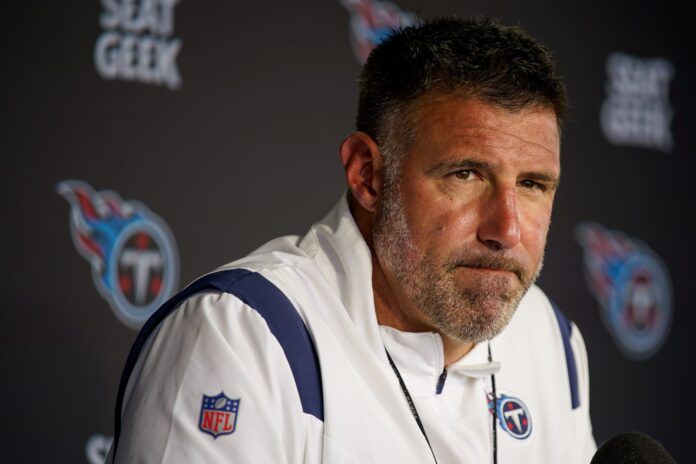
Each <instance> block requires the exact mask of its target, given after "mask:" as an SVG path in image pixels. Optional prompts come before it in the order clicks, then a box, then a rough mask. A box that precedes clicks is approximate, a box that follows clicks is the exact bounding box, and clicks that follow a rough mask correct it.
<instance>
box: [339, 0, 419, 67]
mask: <svg viewBox="0 0 696 464" xmlns="http://www.w3.org/2000/svg"><path fill="white" fill-rule="evenodd" d="M341 3H343V6H345V7H346V8H347V9H348V11H350V30H351V34H350V36H351V43H352V46H353V52H354V53H355V57H356V58H357V59H358V61H359V62H360V64H363V63H364V62H365V61H366V60H367V57H368V56H369V55H370V52H371V51H372V49H373V48H375V47H376V46H377V45H379V44H380V43H381V42H382V41H383V40H384V39H386V38H387V37H388V36H389V34H390V33H391V31H393V30H394V29H399V28H400V27H408V26H412V25H414V24H416V23H417V22H418V17H417V16H416V15H414V14H412V13H407V12H405V11H401V9H400V8H399V7H398V6H396V5H394V4H393V3H391V2H379V1H374V0H341Z"/></svg>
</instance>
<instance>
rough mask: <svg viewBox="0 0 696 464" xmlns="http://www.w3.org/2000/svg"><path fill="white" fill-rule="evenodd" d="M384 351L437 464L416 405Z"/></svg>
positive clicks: (392, 361) (394, 365) (389, 357)
mask: <svg viewBox="0 0 696 464" xmlns="http://www.w3.org/2000/svg"><path fill="white" fill-rule="evenodd" d="M384 351H385V352H386V353H387V359H389V364H390V365H391V367H392V370H393V371H394V374H395V375H396V378H397V379H398V380H399V385H400V386H401V391H403V392H404V396H405V397H406V402H407V403H408V407H409V409H410V410H411V414H412V415H413V418H414V419H416V424H418V428H419V429H420V431H421V433H422V434H423V438H425V442H426V443H427V444H428V448H430V453H431V454H432V455H433V460H434V461H435V464H437V458H436V457H435V451H433V447H432V445H431V444H430V440H428V434H426V433H425V427H423V422H421V418H420V416H419V415H418V410H417V409H416V404H415V403H414V402H413V398H411V394H410V393H409V392H408V388H407V387H406V383H405V382H404V379H403V378H401V373H400V372H399V369H398V368H397V367H396V364H394V360H393V359H392V357H391V355H390V354H389V351H387V350H386V348H385V349H384Z"/></svg>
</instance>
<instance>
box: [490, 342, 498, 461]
mask: <svg viewBox="0 0 696 464" xmlns="http://www.w3.org/2000/svg"><path fill="white" fill-rule="evenodd" d="M488 362H489V363H490V362H493V356H492V355H491V342H488ZM491 390H493V464H498V428H497V422H498V394H497V393H496V391H495V374H491Z"/></svg>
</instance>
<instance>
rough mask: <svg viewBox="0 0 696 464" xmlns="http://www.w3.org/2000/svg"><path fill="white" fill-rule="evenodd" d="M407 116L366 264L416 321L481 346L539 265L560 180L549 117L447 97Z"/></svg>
mask: <svg viewBox="0 0 696 464" xmlns="http://www.w3.org/2000/svg"><path fill="white" fill-rule="evenodd" d="M414 111H417V113H416V115H417V118H416V120H417V121H418V122H417V123H416V132H415V140H414V141H413V143H412V144H411V146H410V147H409V148H408V150H407V152H406V154H405V155H406V157H405V161H403V164H402V165H401V170H400V171H399V172H398V173H397V177H396V178H395V179H394V180H393V181H392V182H389V179H387V181H386V182H385V185H384V190H383V194H382V198H381V199H380V208H379V211H378V214H377V217H376V220H375V229H374V237H373V243H374V248H375V253H376V258H377V262H378V265H379V266H380V268H381V272H382V273H383V274H384V276H385V279H386V281H387V283H388V285H389V287H390V288H391V289H392V293H393V294H394V295H395V296H396V299H397V300H398V304H399V305H400V306H402V307H407V308H409V309H408V310H409V311H411V312H412V316H413V317H415V318H417V319H418V320H419V321H420V322H421V323H424V324H426V325H427V326H429V327H431V328H433V329H434V330H438V331H440V332H442V333H445V334H447V335H449V336H451V337H453V338H455V339H457V340H461V341H469V342H480V341H484V340H487V339H490V338H492V337H494V336H495V335H497V334H498V333H499V332H500V331H501V330H502V329H503V328H504V327H505V326H506V325H507V323H508V322H509V321H510V318H511V317H512V315H513V313H514V311H515V309H516V307H517V305H518V303H519V301H520V299H521V298H522V296H524V293H525V292H526V291H527V289H528V288H529V286H530V285H531V284H532V283H533V282H534V280H535V279H536V277H537V276H538V273H539V271H540V269H541V263H542V260H543V255H544V246H545V243H546V235H547V232H548V228H549V223H550V219H551V209H552V204H553V198H554V194H555V190H556V186H557V184H558V179H559V176H560V160H559V149H560V148H559V135H558V128H557V123H556V117H555V114H554V113H553V111H552V110H550V109H545V108H530V109H524V110H521V111H518V112H511V111H508V110H506V109H502V108H498V107H495V106H491V105H488V104H485V103H482V102H480V101H478V100H472V99H469V100H462V99H456V98H442V99H438V100H432V101H428V102H425V103H421V104H420V105H419V107H418V108H416V109H415V110H414ZM387 177H388V176H387Z"/></svg>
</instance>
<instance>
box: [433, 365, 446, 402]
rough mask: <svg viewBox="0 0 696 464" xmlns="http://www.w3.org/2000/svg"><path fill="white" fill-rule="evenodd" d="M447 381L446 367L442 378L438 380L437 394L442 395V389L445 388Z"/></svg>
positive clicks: (441, 375)
mask: <svg viewBox="0 0 696 464" xmlns="http://www.w3.org/2000/svg"><path fill="white" fill-rule="evenodd" d="M445 379H447V368H446V367H445V368H444V369H443V370H442V374H440V378H439V379H437V387H435V393H436V394H438V395H439V394H441V393H442V389H443V388H445Z"/></svg>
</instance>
